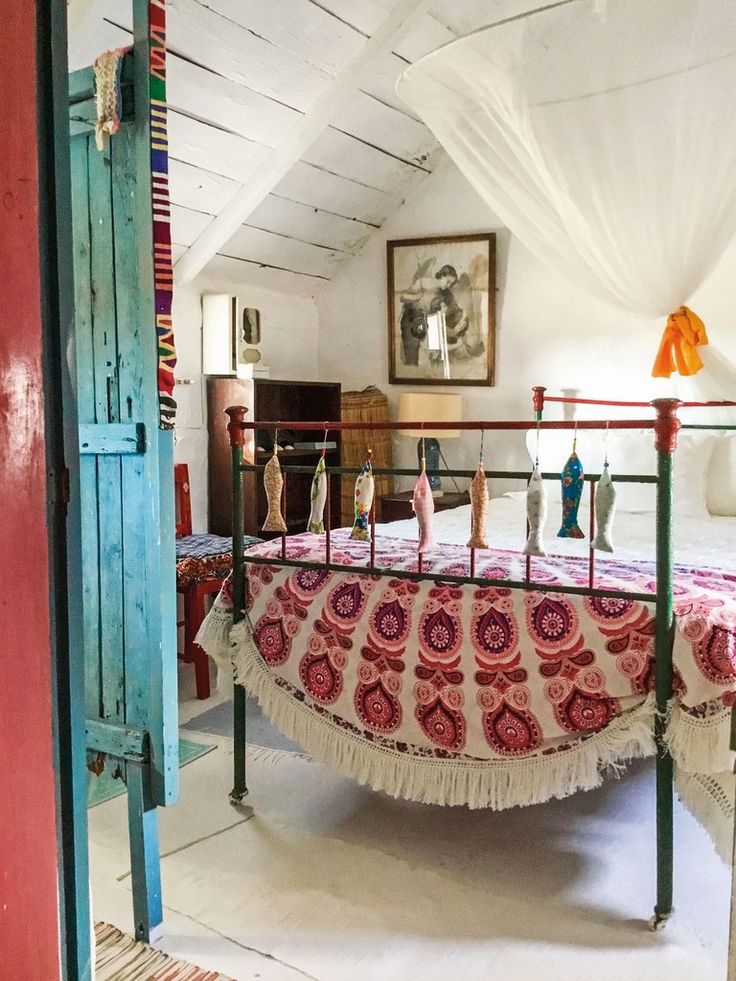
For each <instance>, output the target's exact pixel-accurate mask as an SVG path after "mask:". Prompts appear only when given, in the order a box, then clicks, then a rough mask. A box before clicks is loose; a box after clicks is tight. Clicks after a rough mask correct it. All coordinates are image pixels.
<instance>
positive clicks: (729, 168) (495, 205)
mask: <svg viewBox="0 0 736 981" xmlns="http://www.w3.org/2000/svg"><path fill="white" fill-rule="evenodd" d="M398 91H399V94H400V95H401V97H402V98H403V99H404V100H405V101H406V102H407V103H408V104H409V106H411V107H412V108H413V109H414V110H415V111H416V112H417V113H418V114H419V115H420V116H421V117H422V118H423V119H424V120H425V122H426V123H427V125H428V126H429V127H430V128H431V129H432V130H433V131H434V133H435V134H436V136H437V137H438V139H439V140H440V142H441V143H442V145H443V146H444V147H445V149H446V150H447V151H448V153H449V154H450V156H451V157H452V158H453V159H454V161H455V163H456V164H457V165H458V167H459V168H460V170H461V171H462V172H463V173H464V174H465V176H466V177H467V178H468V179H469V180H470V181H471V183H472V184H473V185H474V187H475V188H476V189H477V190H478V191H479V193H480V194H481V195H482V197H483V198H484V199H485V200H486V201H487V202H488V204H489V205H490V206H491V207H492V209H493V210H494V211H495V212H496V214H497V215H498V216H499V218H500V219H501V220H502V221H503V222H504V223H505V224H506V225H508V227H509V228H510V229H511V231H512V232H513V233H514V234H515V235H517V236H518V237H519V238H520V239H521V240H522V241H523V242H524V243H525V244H526V246H527V247H528V248H530V249H531V250H532V251H533V252H534V253H535V254H536V255H537V256H538V257H539V258H540V259H541V260H543V261H544V262H546V263H548V264H550V265H551V266H553V267H554V268H555V269H557V270H559V271H560V272H564V273H565V274H566V275H567V276H569V277H570V278H571V279H572V280H573V281H574V282H576V283H578V284H580V285H581V286H584V287H585V288H587V290H589V291H590V292H591V293H593V294H595V295H596V296H597V297H599V298H600V299H603V300H606V301H607V302H608V303H610V304H612V305H614V306H615V307H617V308H619V309H620V310H622V311H626V312H628V313H632V314H634V315H636V316H639V317H643V318H647V319H648V320H649V321H650V325H649V328H650V333H651V338H652V361H653V360H654V355H655V353H656V350H657V346H658V343H659V334H660V333H661V331H662V329H663V327H664V322H663V318H667V316H668V315H669V314H670V313H672V312H673V311H676V310H677V309H678V308H679V307H680V306H682V305H684V304H687V302H688V300H689V299H690V297H691V296H692V294H693V293H694V292H695V290H696V289H697V288H698V287H699V286H700V285H701V283H703V281H704V280H705V279H706V278H707V277H708V275H709V274H710V273H711V272H712V270H713V269H714V267H715V266H716V264H717V262H718V260H719V259H720V257H721V256H722V254H723V252H724V250H725V249H726V247H727V246H728V244H729V242H730V241H731V239H732V238H733V236H734V233H735V232H736V0H566V2H563V3H557V4H552V5H550V6H547V7H545V8H544V9H542V10H538V11H536V12H532V13H529V14H525V15H521V16H519V17H517V18H514V19H511V20H507V21H504V22H500V23H498V24H495V25H493V26H490V27H487V28H484V29H483V30H481V31H478V32H477V33H475V34H472V35H470V36H469V37H466V38H462V39H460V40H459V41H455V42H453V43H451V44H449V45H447V46H445V47H444V48H441V49H440V50H439V51H436V52H433V53H432V54H430V55H428V56H427V57H425V58H423V59H422V60H421V61H419V62H417V63H416V64H414V65H412V66H410V67H409V68H408V69H407V70H406V72H405V74H404V75H403V77H402V78H401V80H400V81H399V85H398ZM709 326H711V334H714V331H713V329H712V325H709ZM730 326H732V325H729V327H730ZM720 327H721V329H723V325H720ZM714 339H715V337H714V336H712V337H711V345H710V347H707V348H698V353H699V354H700V356H701V357H702V359H703V362H704V363H705V370H704V371H701V372H700V374H699V375H698V376H697V378H698V381H699V382H704V383H705V386H706V387H705V389H704V392H705V394H708V395H709V397H728V396H729V395H730V397H732V398H733V392H734V382H735V381H736V366H734V365H733V364H732V363H731V362H730V361H729V360H728V359H726V358H724V357H723V356H722V355H719V354H718V352H717V351H716V350H715V349H714V348H715V345H714V344H713V341H714Z"/></svg>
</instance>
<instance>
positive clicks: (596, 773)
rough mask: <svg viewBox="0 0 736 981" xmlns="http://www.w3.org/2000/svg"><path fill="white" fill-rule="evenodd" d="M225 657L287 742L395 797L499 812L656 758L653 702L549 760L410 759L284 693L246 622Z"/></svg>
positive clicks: (596, 782)
mask: <svg viewBox="0 0 736 981" xmlns="http://www.w3.org/2000/svg"><path fill="white" fill-rule="evenodd" d="M208 653H209V651H208ZM230 656H231V658H232V664H233V672H234V680H235V682H236V684H242V685H245V687H246V688H247V689H248V691H249V692H250V693H251V694H252V695H253V696H254V697H255V698H256V699H257V701H258V702H259V704H260V706H261V708H262V709H263V711H264V712H265V713H266V715H267V716H268V717H269V718H270V719H271V721H272V722H273V723H274V725H276V726H277V727H278V728H279V729H280V730H281V731H282V732H283V733H284V735H286V736H287V737H288V738H289V739H292V740H293V741H294V742H295V743H298V744H299V745H300V746H302V747H303V749H304V750H305V751H306V752H307V753H308V754H309V755H310V756H313V757H314V758H315V759H317V760H321V761H322V762H323V763H326V764H328V765H329V766H331V767H333V768H334V769H336V770H337V771H338V772H339V773H342V774H344V775H345V776H348V777H352V778H353V779H355V780H357V781H358V782H359V783H362V784H367V785H368V786H370V787H372V788H373V789H374V790H382V791H384V792H385V793H387V794H390V795H391V796H392V797H403V798H405V799H407V800H415V801H420V802H422V803H425V804H443V805H462V804H466V805H468V806H469V807H471V808H480V807H490V808H492V809H493V810H503V809H505V808H508V807H515V806H519V805H524V804H538V803H542V802H543V801H546V800H550V799H551V798H553V797H558V798H561V797H567V796H569V795H570V794H573V793H575V792H576V791H577V790H592V789H593V788H594V787H599V786H600V785H601V783H602V779H603V776H602V772H601V771H602V770H604V769H606V768H608V769H611V770H613V772H614V773H618V772H619V771H620V770H621V768H622V767H621V766H620V764H621V763H622V762H623V761H626V760H630V759H634V758H636V757H642V756H651V755H652V754H653V753H654V738H653V735H652V721H653V717H654V700H653V698H651V697H649V698H647V700H646V701H645V702H644V703H643V704H642V705H639V706H637V707H636V708H635V709H632V710H630V711H629V712H627V713H626V714H624V715H622V716H619V718H617V719H615V720H614V721H613V722H612V723H610V725H608V726H607V727H606V729H604V730H603V731H602V732H599V733H596V735H594V736H590V737H589V738H588V739H585V740H581V741H579V742H577V743H576V744H574V745H573V746H572V747H571V748H570V749H565V750H560V751H559V752H557V753H554V754H550V755H549V756H538V757H533V758H531V759H525V760H457V759H453V760H442V759H437V758H435V757H418V756H410V755H408V754H404V753H399V752H397V751H396V750H393V749H389V748H387V747H385V746H381V745H379V744H377V743H371V742H369V741H368V740H366V739H363V738H361V737H359V736H356V735H355V734H354V733H352V732H350V731H349V730H346V729H343V728H342V727H340V726H338V725H336V724H335V723H334V722H333V721H332V720H331V719H330V718H329V717H328V716H325V715H321V714H319V712H317V711H315V709H314V708H313V707H312V706H311V705H310V704H309V703H308V702H301V701H298V700H297V699H295V698H294V697H293V696H292V695H290V694H289V693H288V692H287V691H285V690H284V689H283V688H281V687H280V686H279V685H278V684H277V683H276V681H275V679H274V675H273V674H272V672H271V671H270V670H269V668H268V667H267V666H266V665H265V663H264V662H263V659H262V658H261V656H260V654H259V653H258V651H257V649H256V648H255V645H254V643H253V640H252V638H251V635H250V630H249V627H248V624H247V621H243V622H242V623H239V624H237V625H236V626H235V627H233V630H232V634H231V647H230Z"/></svg>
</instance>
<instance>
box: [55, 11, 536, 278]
mask: <svg viewBox="0 0 736 981" xmlns="http://www.w3.org/2000/svg"><path fill="white" fill-rule="evenodd" d="M401 2H402V0H168V2H167V24H168V27H167V34H168V38H167V40H168V47H169V61H168V99H169V106H170V115H169V152H170V174H171V201H172V237H173V241H174V256H175V260H177V261H178V260H180V259H181V258H182V256H184V255H185V254H186V253H187V252H188V250H190V249H191V248H192V246H193V245H194V244H195V243H196V242H197V241H198V239H199V237H200V236H201V235H202V233H203V232H204V231H205V229H207V228H208V227H210V224H211V222H212V221H213V219H214V218H215V216H218V215H221V214H222V213H223V212H228V209H232V207H233V201H232V199H233V196H234V195H235V194H236V192H238V191H239V189H240V188H241V186H243V185H247V184H248V181H249V178H250V177H251V176H252V175H253V174H254V172H256V169H257V168H259V167H260V170H261V175H262V174H263V172H264V171H266V172H267V171H268V168H269V163H270V161H271V160H272V159H274V158H275V156H276V154H275V151H274V148H279V149H280V150H283V148H284V146H285V145H286V146H287V149H288V145H289V140H290V139H292V134H293V133H294V131H295V130H296V129H297V128H298V126H299V123H300V122H301V123H303V124H304V123H306V126H307V131H308V139H307V140H306V141H304V140H302V145H300V146H297V145H296V144H293V145H292V149H293V150H294V151H295V152H294V153H293V154H292V155H293V157H294V159H293V160H292V161H290V163H289V166H288V169H286V170H285V172H284V174H283V175H281V174H279V179H278V181H277V182H276V181H274V182H268V181H266V187H267V189H268V193H266V192H265V191H264V192H263V193H262V194H259V195H255V202H254V201H253V200H251V201H250V202H249V203H248V206H247V207H246V209H245V212H246V213H245V214H244V216H243V221H242V223H241V222H240V217H239V214H240V213H239V211H236V212H234V213H233V212H232V211H230V216H231V217H232V216H233V214H234V215H235V217H236V219H237V221H236V224H235V231H234V234H228V235H227V238H226V240H224V241H223V242H222V243H220V244H219V245H218V247H217V251H216V254H212V255H211V258H208V261H207V263H206V266H205V267H204V271H205V272H208V273H212V274H214V275H217V276H218V277H219V278H227V279H229V280H233V279H234V280H236V281H242V282H249V283H253V284H256V285H260V286H264V287H266V288H271V289H276V290H280V291H285V292H295V293H300V294H303V295H307V296H313V295H315V294H316V293H317V292H319V290H320V289H321V288H322V287H323V286H324V285H325V284H326V283H327V282H329V280H330V279H331V278H332V277H333V276H334V275H335V273H336V271H337V270H338V269H339V268H340V267H341V266H342V265H343V264H344V263H345V262H348V261H349V260H350V258H351V257H352V256H354V255H355V254H357V252H359V251H360V249H361V248H362V246H363V245H364V244H365V242H366V241H367V239H368V238H369V237H370V236H371V235H372V234H373V233H374V232H375V231H376V230H377V229H378V228H380V227H381V225H382V224H383V223H384V222H385V221H386V219H387V217H388V216H389V215H391V214H392V213H393V212H395V210H396V209H397V208H398V207H399V206H400V205H401V203H402V202H403V201H404V199H405V198H406V196H407V195H408V194H409V192H410V191H411V190H412V188H414V187H415V186H416V185H417V184H418V183H419V182H421V181H422V180H424V179H425V178H426V177H427V176H428V174H429V173H431V171H432V169H433V168H434V166H435V164H436V162H437V158H438V154H439V147H438V145H437V143H436V141H435V139H434V137H433V136H432V134H431V133H430V132H429V130H428V129H427V128H426V127H425V126H424V124H423V123H421V122H420V121H419V120H418V119H417V118H416V117H415V116H414V115H413V114H412V113H411V111H410V110H409V109H408V108H407V107H406V106H405V105H403V104H402V103H401V101H400V100H399V98H398V96H397V95H396V94H395V91H394V86H395V83H396V80H397V78H398V76H399V75H400V74H401V72H402V71H403V70H404V68H405V67H406V65H407V64H409V63H411V62H412V61H415V60H416V59H417V58H420V57H421V56H422V55H424V54H426V53H427V52H428V51H431V50H433V49H435V48H437V47H439V46H440V45H441V44H444V43H446V42H447V41H449V40H452V39H453V38H454V37H456V36H460V35H462V34H465V33H467V32H468V31H470V30H472V29H474V28H476V27H478V26H480V25H481V24H484V23H488V22H489V21H492V20H494V19H496V18H497V17H498V16H499V15H502V16H503V15H506V14H507V13H508V12H510V11H508V9H507V8H509V6H510V3H513V0H510V2H509V0H506V2H495V0H429V2H428V3H424V4H420V5H419V10H418V12H416V13H415V14H414V15H413V17H412V18H411V20H410V21H409V23H408V24H407V26H406V29H404V30H403V31H394V32H393V33H392V34H389V36H388V37H387V38H385V40H383V41H381V43H380V45H379V44H378V38H379V36H380V31H381V29H382V25H383V24H384V22H385V21H386V18H387V17H388V15H389V14H390V13H391V12H392V10H395V9H396V7H397V6H398V5H399V3H401ZM513 5H514V6H515V7H516V8H519V7H521V6H523V7H528V6H530V4H528V3H523V4H522V3H520V2H519V0H516V2H515V3H513ZM502 8H503V9H502ZM69 11H70V19H69V31H70V43H69V48H70V68H71V70H74V69H76V68H81V67H84V66H86V65H89V64H91V62H92V61H93V60H94V58H95V56H96V55H97V54H98V53H99V52H100V51H103V50H107V49H109V48H114V47H120V46H124V45H127V44H130V41H131V28H132V14H131V3H130V0H69ZM513 12H514V13H515V12H517V11H516V10H514V11H513ZM371 37H373V38H374V46H378V50H377V51H376V52H374V54H373V55H372V56H371V59H370V62H369V67H368V70H367V71H364V72H363V74H362V75H361V76H360V81H359V84H358V85H357V86H355V91H354V92H353V93H352V94H351V95H350V97H349V99H348V101H347V104H345V105H342V106H339V107H338V108H337V109H336V111H334V112H333V111H330V107H329V103H330V98H331V95H332V96H334V94H335V91H336V90H337V89H339V88H340V87H341V86H344V85H346V84H348V86H349V83H350V80H351V71H352V66H354V65H356V64H358V63H359V61H360V58H361V55H362V54H364V52H365V50H366V45H367V44H369V39H370V38H371ZM336 79H337V81H336ZM325 106H326V107H327V112H326V113H325V111H324V107H325ZM312 119H314V132H313V134H312V132H311V131H310V129H309V128H310V126H311V122H312ZM302 129H304V125H302ZM307 144H308V145H307ZM305 146H306V148H305ZM282 159H283V157H282ZM274 173H275V171H274ZM261 183H263V182H261ZM269 183H272V184H273V186H272V187H271V188H268V184H269ZM250 197H251V199H252V198H253V195H250ZM220 221H222V219H220ZM209 234H210V235H211V234H212V228H211V227H210V232H209ZM202 246H203V242H202V240H200V241H199V243H198V250H196V249H195V250H192V252H191V253H190V255H189V257H188V259H187V261H186V262H184V263H182V264H181V265H180V267H179V272H181V270H182V269H183V268H186V266H187V262H190V260H192V257H193V256H194V255H196V256H197V259H199V260H200V261H201V259H202V254H203V248H202ZM197 251H198V253H199V254H198V255H197ZM190 265H191V262H190Z"/></svg>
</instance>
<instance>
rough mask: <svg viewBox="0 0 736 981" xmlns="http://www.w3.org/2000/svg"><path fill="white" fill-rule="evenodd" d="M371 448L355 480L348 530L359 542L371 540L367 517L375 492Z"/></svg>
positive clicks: (368, 516)
mask: <svg viewBox="0 0 736 981" xmlns="http://www.w3.org/2000/svg"><path fill="white" fill-rule="evenodd" d="M372 455H373V450H368V459H367V460H366V461H365V463H364V464H363V466H362V467H361V469H360V473H359V474H358V477H357V480H356V481H355V497H354V508H353V511H354V515H355V520H354V521H353V527H352V530H351V532H350V537H351V538H357V539H358V540H359V541H361V542H369V541H370V540H371V530H370V526H369V523H368V522H369V518H370V513H371V508H372V507H373V496H374V494H375V492H376V484H375V481H374V479H373V464H372V463H371V457H372Z"/></svg>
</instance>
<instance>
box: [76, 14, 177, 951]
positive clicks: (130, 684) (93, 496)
mask: <svg viewBox="0 0 736 981" xmlns="http://www.w3.org/2000/svg"><path fill="white" fill-rule="evenodd" d="M134 10H135V18H136V31H135V37H136V43H135V47H134V54H133V56H132V58H131V57H130V56H128V58H127V59H126V66H125V69H124V77H125V78H126V79H127V80H128V81H133V93H132V100H129V107H130V106H132V105H133V104H134V106H135V111H134V113H132V114H131V113H130V112H128V113H127V114H126V115H125V116H124V120H125V121H124V122H123V123H122V125H121V128H120V131H119V132H118V133H117V134H116V135H115V136H114V137H112V139H111V140H110V141H109V144H108V146H107V147H106V149H105V150H104V151H103V152H100V151H98V150H97V149H96V147H95V144H94V136H93V134H92V133H91V131H89V130H87V129H86V128H85V127H80V125H79V119H80V117H81V116H83V115H84V116H86V117H89V108H90V107H89V94H90V81H91V76H90V75H89V74H88V72H87V71H85V72H83V73H76V74H75V76H74V78H73V79H72V81H71V88H72V92H73V95H72V99H71V102H72V105H70V123H71V132H72V133H76V135H74V136H73V137H72V167H73V194H74V238H75V241H74V258H75V268H76V272H77V283H76V298H77V315H76V351H77V405H78V413H79V434H78V440H79V448H80V451H81V454H82V455H81V462H80V477H81V481H80V482H81V488H80V495H81V502H82V512H83V516H84V520H83V522H82V557H83V558H82V561H83V581H84V600H83V607H84V611H83V612H84V648H85V659H86V680H85V690H86V700H87V736H88V743H87V745H88V750H90V751H93V752H94V753H98V752H99V753H103V754H105V757H110V758H112V761H113V762H114V763H115V765H121V764H122V766H123V768H124V774H125V780H126V783H127V786H128V808H129V831H130V847H131V871H132V884H133V906H134V915H135V926H136V935H137V936H138V937H139V938H140V939H148V938H149V937H150V935H151V933H152V931H154V930H155V929H156V928H157V927H158V925H159V924H160V922H161V909H162V907H161V888H160V874H159V857H158V833H157V829H156V806H157V805H159V804H170V803H173V802H174V801H175V800H176V799H177V796H178V779H179V766H178V760H179V755H178V730H177V721H178V720H177V691H176V584H175V556H174V500H173V495H174V490H173V488H174V477H173V434H172V433H171V432H161V431H160V430H159V428H158V424H159V402H158V346H157V338H156V329H155V302H154V288H153V235H152V209H151V173H150V136H149V104H148V103H149V96H148V70H149V68H148V66H149V57H148V29H147V17H148V10H147V4H146V3H145V2H139V0H136V3H135V4H134ZM75 98H76V100H77V101H76V102H75Z"/></svg>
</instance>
